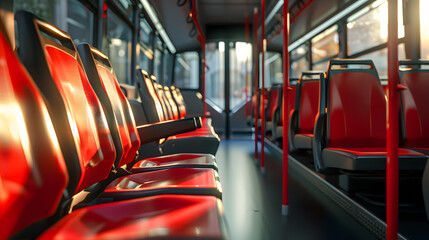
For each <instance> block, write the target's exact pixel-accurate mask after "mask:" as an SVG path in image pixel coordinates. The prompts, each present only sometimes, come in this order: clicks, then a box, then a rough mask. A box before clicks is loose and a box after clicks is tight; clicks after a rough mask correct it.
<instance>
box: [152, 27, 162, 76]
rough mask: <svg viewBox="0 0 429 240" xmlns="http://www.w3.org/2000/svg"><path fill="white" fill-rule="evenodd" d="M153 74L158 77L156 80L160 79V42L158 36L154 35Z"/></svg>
mask: <svg viewBox="0 0 429 240" xmlns="http://www.w3.org/2000/svg"><path fill="white" fill-rule="evenodd" d="M153 61H154V62H153V64H154V65H153V75H155V77H156V78H157V79H158V82H161V81H162V75H161V73H162V42H161V40H160V39H159V37H158V36H156V37H155V59H154V60H153Z"/></svg>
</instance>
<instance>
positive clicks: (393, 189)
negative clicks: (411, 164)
mask: <svg viewBox="0 0 429 240" xmlns="http://www.w3.org/2000/svg"><path fill="white" fill-rule="evenodd" d="M387 64H388V81H389V88H388V90H387V103H388V105H387V107H388V108H387V133H386V134H387V140H386V141H387V142H386V145H387V162H386V224H387V234H386V239H388V240H393V239H395V240H396V239H398V174H399V173H398V171H399V169H398V141H399V136H398V135H399V123H398V102H399V101H398V93H399V92H398V91H399V88H398V84H399V72H398V1H397V0H393V1H392V0H389V1H388V40H387Z"/></svg>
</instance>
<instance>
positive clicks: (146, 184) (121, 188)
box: [103, 168, 221, 197]
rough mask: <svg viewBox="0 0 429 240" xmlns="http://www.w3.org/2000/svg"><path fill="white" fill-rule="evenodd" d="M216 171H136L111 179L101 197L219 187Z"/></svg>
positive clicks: (205, 169) (182, 169)
mask: <svg viewBox="0 0 429 240" xmlns="http://www.w3.org/2000/svg"><path fill="white" fill-rule="evenodd" d="M216 178H217V177H216V173H215V171H214V170H212V169H207V168H171V169H165V170H159V171H154V172H146V173H136V174H132V175H129V176H125V177H121V178H117V179H115V180H114V181H112V182H111V183H110V184H109V186H107V188H106V190H105V191H104V193H103V197H114V196H115V195H116V196H117V195H118V194H123V193H127V192H135V193H136V192H142V191H148V190H157V189H177V188H188V189H189V188H206V189H208V188H211V189H221V187H220V186H218V182H217V180H216Z"/></svg>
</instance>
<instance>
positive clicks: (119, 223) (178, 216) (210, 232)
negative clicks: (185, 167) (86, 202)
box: [39, 195, 225, 239]
mask: <svg viewBox="0 0 429 240" xmlns="http://www.w3.org/2000/svg"><path fill="white" fill-rule="evenodd" d="M222 214H223V209H222V204H221V202H220V200H219V199H216V198H215V197H209V196H181V195H162V196H153V197H147V198H139V199H133V200H127V201H121V202H118V203H107V204H102V205H96V206H91V207H87V208H82V209H78V210H76V211H74V212H72V213H71V214H69V215H68V216H66V217H65V218H64V219H62V220H61V221H59V222H58V223H57V224H55V225H54V226H53V227H52V228H50V229H49V230H48V231H46V232H45V233H44V234H43V235H42V236H41V237H40V238H39V239H78V238H79V239H82V238H85V239H143V238H144V239H146V238H150V239H153V238H161V239H172V238H173V239H223V238H224V237H225V236H224V234H223V231H224V229H225V227H224V223H223V221H222ZM196 229H197V230H196Z"/></svg>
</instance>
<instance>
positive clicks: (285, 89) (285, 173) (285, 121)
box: [282, 0, 292, 215]
mask: <svg viewBox="0 0 429 240" xmlns="http://www.w3.org/2000/svg"><path fill="white" fill-rule="evenodd" d="M289 27H290V25H289V1H288V0H284V2H283V89H282V90H283V101H284V104H283V106H282V112H286V111H287V110H288V109H287V107H289V104H290V103H289V99H290V97H289V95H292V94H291V93H290V92H291V91H290V90H291V89H290V88H289V67H290V66H289ZM290 106H292V105H290ZM282 121H283V126H289V118H283V119H282ZM283 136H285V137H284V138H283V142H282V144H283V146H282V147H283V156H282V165H283V166H282V170H283V174H282V186H283V191H282V197H283V198H282V208H283V207H286V206H288V205H289V194H288V189H289V180H288V178H289V138H288V137H286V136H289V128H288V127H284V128H283ZM282 214H283V215H287V214H288V209H285V210H283V209H282Z"/></svg>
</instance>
